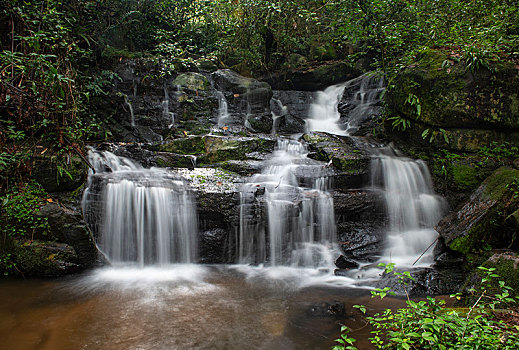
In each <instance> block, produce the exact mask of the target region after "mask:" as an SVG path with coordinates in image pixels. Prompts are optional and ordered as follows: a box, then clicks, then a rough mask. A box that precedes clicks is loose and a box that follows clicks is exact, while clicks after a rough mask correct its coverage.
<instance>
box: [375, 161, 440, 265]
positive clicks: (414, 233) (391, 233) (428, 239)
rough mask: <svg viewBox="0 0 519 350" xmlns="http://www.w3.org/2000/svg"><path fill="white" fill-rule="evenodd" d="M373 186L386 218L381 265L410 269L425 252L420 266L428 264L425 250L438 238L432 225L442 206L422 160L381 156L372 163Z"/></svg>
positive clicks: (427, 255)
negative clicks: (380, 195)
mask: <svg viewBox="0 0 519 350" xmlns="http://www.w3.org/2000/svg"><path fill="white" fill-rule="evenodd" d="M372 186H373V188H375V189H379V190H381V191H382V193H383V195H384V198H385V202H386V207H387V212H388V217H389V229H388V233H387V242H386V249H385V251H384V253H383V256H382V258H381V261H382V262H385V263H388V262H392V263H395V264H396V265H397V266H399V267H401V266H411V265H412V264H413V263H414V262H415V261H416V260H417V259H418V258H419V257H420V255H421V254H422V253H424V252H425V254H424V255H423V256H422V257H421V258H420V264H422V265H427V264H430V263H431V262H432V249H429V250H427V251H426V249H427V248H428V247H429V248H430V245H431V244H432V243H433V242H434V241H435V240H436V237H437V236H438V234H437V232H436V231H434V225H435V224H436V223H437V222H438V221H439V220H440V218H441V216H442V214H443V211H444V208H445V204H444V201H443V199H442V198H441V197H439V196H437V195H435V194H434V192H433V190H432V181H431V178H430V175H429V171H428V169H427V165H426V164H425V163H424V162H423V161H421V160H418V161H414V160H411V159H408V158H403V157H397V156H396V155H394V153H393V152H391V153H388V152H386V154H380V155H379V156H376V157H374V159H373V161H372Z"/></svg>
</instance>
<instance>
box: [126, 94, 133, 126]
mask: <svg viewBox="0 0 519 350" xmlns="http://www.w3.org/2000/svg"><path fill="white" fill-rule="evenodd" d="M124 103H126V105H127V106H128V109H129V110H130V124H131V126H135V114H134V113H133V106H132V103H131V102H130V99H129V98H128V96H126V95H124Z"/></svg>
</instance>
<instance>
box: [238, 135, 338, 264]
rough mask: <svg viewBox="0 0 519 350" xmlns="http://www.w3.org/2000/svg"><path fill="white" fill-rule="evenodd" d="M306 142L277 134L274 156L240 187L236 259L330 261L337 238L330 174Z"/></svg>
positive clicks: (256, 260) (263, 261) (242, 261)
mask: <svg viewBox="0 0 519 350" xmlns="http://www.w3.org/2000/svg"><path fill="white" fill-rule="evenodd" d="M307 153H308V152H307V150H306V148H305V146H304V145H303V144H302V143H300V142H298V141H295V140H287V139H279V140H278V144H277V147H276V150H275V151H274V154H273V155H272V158H271V159H270V160H269V161H268V162H267V163H266V165H265V166H264V168H263V170H262V172H261V173H260V174H256V175H254V176H253V177H252V178H251V180H250V182H249V183H246V184H245V185H244V186H243V188H242V190H241V196H240V198H241V204H240V231H239V247H238V248H239V252H238V254H239V262H240V263H244V264H245V263H253V264H254V263H268V264H269V265H271V266H278V265H285V266H294V267H297V266H300V267H330V266H333V257H332V254H330V253H329V250H330V248H334V243H335V241H336V237H335V236H336V231H335V216H334V208H333V198H332V196H331V194H330V193H329V192H328V190H329V187H328V186H329V179H328V176H329V175H330V174H327V173H326V168H325V167H324V165H323V164H322V163H320V162H317V161H312V160H311V159H309V158H307Z"/></svg>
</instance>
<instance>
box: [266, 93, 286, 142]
mask: <svg viewBox="0 0 519 350" xmlns="http://www.w3.org/2000/svg"><path fill="white" fill-rule="evenodd" d="M270 105H271V112H270V113H271V115H272V131H271V133H272V134H275V133H276V132H277V127H278V119H279V118H281V117H283V116H285V115H286V114H287V112H288V108H287V106H284V105H283V103H282V102H281V101H280V100H278V99H276V98H273V99H271V100H270ZM273 105H275V106H276V107H277V108H276V109H277V110H279V114H276V112H274V110H273V108H272V106H273Z"/></svg>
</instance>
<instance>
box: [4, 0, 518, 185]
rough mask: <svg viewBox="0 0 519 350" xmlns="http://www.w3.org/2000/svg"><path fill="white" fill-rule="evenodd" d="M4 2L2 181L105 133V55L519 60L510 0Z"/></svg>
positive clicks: (383, 61) (394, 68)
mask: <svg viewBox="0 0 519 350" xmlns="http://www.w3.org/2000/svg"><path fill="white" fill-rule="evenodd" d="M1 8H2V10H1V12H0V33H1V34H0V50H1V51H0V77H1V82H0V169H1V170H2V175H1V176H2V180H4V181H6V180H7V179H8V178H9V177H13V176H14V177H17V176H19V175H21V174H22V173H25V172H27V171H30V169H27V167H26V166H24V164H25V163H24V160H25V159H26V157H27V150H30V149H31V148H32V147H33V146H34V145H36V144H38V143H43V144H45V145H46V147H51V148H52V150H53V151H54V152H58V154H64V153H67V152H73V151H74V150H75V149H78V144H80V143H81V142H83V141H85V140H86V139H88V138H99V137H100V136H99V133H98V132H97V131H99V130H102V119H101V118H99V117H96V116H94V115H91V114H90V113H89V108H88V105H89V101H90V100H91V98H92V97H93V96H95V95H100V94H103V93H104V90H103V89H104V88H105V87H106V86H107V85H109V84H111V83H112V81H113V80H114V79H116V77H115V76H114V74H113V73H111V72H110V71H109V70H108V69H106V68H105V66H107V65H106V62H107V60H109V59H118V58H122V57H150V58H153V59H156V60H161V61H163V62H164V63H168V62H169V63H170V65H169V66H168V67H169V69H179V67H182V65H189V62H190V61H192V60H193V59H195V58H198V57H210V58H213V59H217V60H218V61H219V62H220V63H221V65H222V66H229V67H233V68H235V69H236V70H238V71H240V72H242V73H248V74H251V75H261V74H264V73H267V72H273V71H283V70H286V69H290V68H293V66H294V62H297V68H301V67H302V66H303V67H304V66H311V65H316V64H319V62H322V61H326V60H345V61H347V62H350V63H351V64H352V65H353V64H355V63H356V62H358V61H359V59H365V60H367V62H368V63H369V64H370V66H371V68H372V69H380V70H383V71H384V72H385V73H386V74H389V75H395V74H397V73H398V71H399V70H400V69H401V68H403V67H406V66H408V65H410V64H412V63H413V61H414V60H415V58H416V56H417V55H419V54H420V52H422V51H424V50H426V49H428V48H443V49H445V50H450V51H452V52H453V55H454V57H457V58H458V59H459V60H464V61H465V62H466V64H467V66H469V67H473V68H477V67H479V66H489V64H490V62H492V61H499V60H518V59H519V6H518V5H517V2H516V1H514V0H504V1H503V0H470V1H465V0H437V1H422V0H377V1H365V0H346V1H332V0H323V1H315V0H288V1H263V0H262V1H258V0H211V1H209V0H198V1H191V0H175V1H173V0H140V1H136V0H125V1H122V0H102V1H86V0H85V1H80V0H63V1H57V0H47V1H32V0H31V1H15V0H2V1H1ZM22 145H23V147H22ZM22 150H23V151H22ZM60 152H61V153H60ZM74 152H75V151H74Z"/></svg>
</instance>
